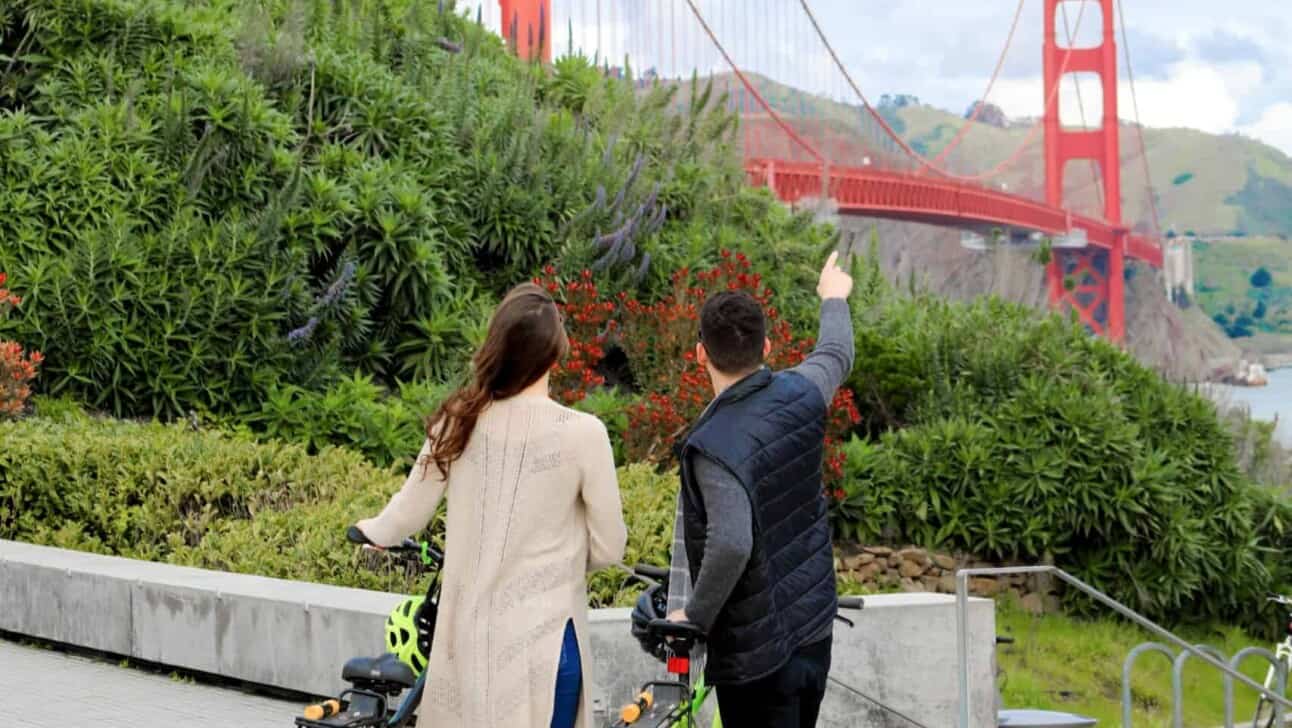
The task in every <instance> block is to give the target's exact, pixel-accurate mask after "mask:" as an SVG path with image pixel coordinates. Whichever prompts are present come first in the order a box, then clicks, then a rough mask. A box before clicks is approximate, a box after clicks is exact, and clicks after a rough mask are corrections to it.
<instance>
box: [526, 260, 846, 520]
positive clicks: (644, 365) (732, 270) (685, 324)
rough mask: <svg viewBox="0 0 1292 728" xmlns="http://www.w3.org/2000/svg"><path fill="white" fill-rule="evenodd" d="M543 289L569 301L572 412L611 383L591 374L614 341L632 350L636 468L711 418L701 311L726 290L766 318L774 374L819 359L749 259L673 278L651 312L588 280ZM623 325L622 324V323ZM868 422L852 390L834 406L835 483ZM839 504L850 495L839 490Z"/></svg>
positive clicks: (567, 369) (631, 448) (831, 455)
mask: <svg viewBox="0 0 1292 728" xmlns="http://www.w3.org/2000/svg"><path fill="white" fill-rule="evenodd" d="M544 274H545V277H543V278H539V279H536V280H535V282H536V283H538V284H539V285H541V286H544V287H545V288H546V289H547V290H548V291H550V292H551V293H552V294H553V295H555V296H557V297H558V299H559V300H560V307H561V311H562V312H563V313H564V314H565V317H566V326H567V330H568V331H569V332H570V345H571V353H570V357H569V358H568V359H567V361H566V362H564V363H563V364H562V365H561V368H560V369H559V370H558V372H557V373H556V378H555V379H556V386H555V387H554V389H555V391H557V392H558V393H559V395H560V397H561V398H562V399H563V400H564V401H566V402H574V401H577V400H579V399H582V398H583V396H585V394H586V392H587V390H588V389H590V388H592V387H597V386H601V384H603V383H604V380H603V379H602V378H601V377H599V376H597V375H595V374H591V373H590V372H591V370H592V369H593V368H594V367H596V366H597V364H598V363H599V362H600V361H601V359H602V357H604V355H605V348H604V347H605V345H606V342H607V341H608V340H610V339H611V338H613V339H614V341H615V342H616V343H618V344H619V346H620V347H621V348H622V349H623V350H624V353H625V354H626V355H627V357H628V361H629V365H630V367H631V369H632V373H633V378H634V380H635V382H636V384H637V386H638V387H639V388H640V389H641V390H642V391H643V394H644V396H643V397H642V398H641V399H640V400H639V401H638V402H637V403H636V404H634V405H633V406H632V407H631V409H630V410H629V413H628V415H629V424H628V430H627V432H626V433H625V434H624V450H625V453H626V454H627V455H628V457H629V458H631V459H633V460H651V461H656V460H661V459H664V458H666V457H668V455H669V451H670V446H671V445H672V443H673V442H674V441H675V440H676V438H677V437H679V436H680V435H682V434H683V433H684V432H685V431H686V428H687V427H688V426H689V425H690V423H691V422H693V421H694V420H695V418H696V417H698V416H699V415H700V413H701V412H702V411H703V410H704V407H705V405H706V404H708V402H709V400H710V399H712V397H713V388H712V383H711V382H710V380H709V374H708V371H707V370H706V369H705V368H704V366H703V365H702V364H700V362H699V361H697V359H696V354H695V345H696V341H697V340H698V339H699V328H700V322H699V318H700V308H701V307H702V306H703V305H704V302H705V300H706V299H708V297H709V296H710V295H712V294H714V293H716V292H718V291H721V290H730V291H745V292H747V293H749V295H751V296H753V297H754V298H755V299H756V300H757V301H758V302H759V303H760V304H762V306H763V309H764V311H765V312H766V314H767V318H768V322H769V324H770V330H769V332H768V338H769V339H771V342H772V351H771V355H770V356H769V357H768V361H767V363H768V365H769V366H771V367H772V368H773V369H785V368H788V367H793V366H797V365H798V364H800V363H802V361H803V359H804V358H805V357H806V356H807V354H808V352H809V351H811V349H812V345H813V341H812V340H811V339H796V338H794V335H793V332H792V331H791V327H790V324H789V322H788V321H785V320H784V319H782V318H781V316H780V313H779V312H778V311H777V310H776V307H775V306H772V305H771V302H772V297H773V292H772V290H771V289H770V288H768V287H766V286H764V285H763V282H762V276H760V275H759V274H757V273H754V272H753V271H752V270H751V266H750V262H749V259H748V258H746V257H745V256H744V255H743V254H732V253H730V252H728V251H724V252H723V253H722V263H721V264H720V265H718V266H716V267H714V268H711V269H709V270H703V271H691V270H690V269H688V268H682V269H681V270H678V271H676V272H674V273H673V275H672V278H671V279H672V282H673V291H672V292H671V293H670V294H669V295H667V296H665V297H664V298H663V299H661V300H659V301H657V302H655V303H652V304H643V303H641V302H639V301H637V300H635V299H632V298H630V297H628V296H627V294H623V293H621V294H619V296H618V298H617V300H615V301H607V300H602V299H601V298H600V296H599V294H598V291H597V288H596V286H595V284H594V283H593V282H592V276H591V274H590V273H589V272H587V271H584V272H583V273H582V274H581V276H580V277H579V279H578V280H577V281H574V282H570V283H564V284H563V283H561V282H560V281H559V280H558V279H557V277H556V271H555V270H554V269H553V268H551V267H549V268H547V269H546V270H544ZM617 321H618V322H619V323H617ZM860 421H861V416H860V413H858V411H857V407H856V404H855V402H854V400H853V395H852V392H851V391H849V390H847V389H843V390H840V392H839V393H838V395H836V397H835V400H834V402H833V403H832V404H831V415H830V422H829V427H828V430H827V440H826V446H827V460H826V479H827V482H829V483H831V484H833V483H837V482H838V481H839V480H840V479H841V478H842V477H843V454H842V450H841V448H840V438H841V437H842V436H843V435H844V434H845V433H847V432H848V431H849V430H850V429H851V428H852V427H853V426H854V425H856V423H858V422H860ZM830 492H831V495H832V496H833V497H834V498H835V499H836V500H840V499H842V498H843V495H842V491H840V490H839V489H837V488H831V491H830Z"/></svg>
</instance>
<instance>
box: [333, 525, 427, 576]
mask: <svg viewBox="0 0 1292 728" xmlns="http://www.w3.org/2000/svg"><path fill="white" fill-rule="evenodd" d="M345 538H346V540H347V541H349V542H350V543H353V544H358V545H360V546H363V547H365V548H371V549H376V550H379V551H384V552H386V553H389V554H391V555H392V556H397V557H400V558H401V559H403V560H405V561H418V562H420V563H421V564H422V565H423V566H436V567H442V566H444V554H442V553H440V552H439V550H437V549H436V548H435V547H433V546H431V545H430V544H429V543H427V542H425V541H414V540H413V539H411V538H406V539H404V540H403V541H402V542H400V544H399V545H398V546H378V545H377V544H375V543H373V542H372V539H370V538H368V536H367V534H365V533H364V532H363V531H361V530H359V527H358V526H350V527H349V528H347V529H346V530H345Z"/></svg>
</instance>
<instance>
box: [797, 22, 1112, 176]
mask: <svg viewBox="0 0 1292 728" xmlns="http://www.w3.org/2000/svg"><path fill="white" fill-rule="evenodd" d="M1087 1H1088V0H1081V10H1080V11H1079V12H1078V13H1077V23H1076V28H1077V29H1080V27H1081V20H1082V17H1083V16H1084V14H1085V7H1086V2H1087ZM799 5H801V6H803V10H804V12H806V13H807V14H808V18H809V19H810V20H811V21H812V27H813V28H814V29H815V30H816V34H817V37H819V38H820V39H821V42H822V43H823V44H824V45H825V49H826V52H828V53H829V54H830V57H831V58H832V59H833V60H834V64H835V66H836V67H838V69H839V72H840V73H841V74H842V75H843V78H844V80H845V81H847V84H848V86H849V87H851V88H852V91H853V93H854V94H856V95H857V98H859V99H860V100H861V103H862V105H863V106H864V107H865V108H866V111H867V113H869V114H870V116H871V118H873V119H874V120H875V122H876V123H878V124H879V126H880V127H881V128H882V129H883V130H884V133H885V134H886V135H887V136H888V138H889V139H890V140H891V141H892V142H893V143H895V144H896V145H897V146H898V147H900V148H901V149H902V151H904V152H905V153H906V155H907V156H908V157H910V158H911V160H912V161H914V162H915V163H916V164H917V165H919V166H920V167H921V168H922V169H928V170H931V171H933V172H936V173H938V174H940V175H942V176H944V177H947V178H948V179H951V180H954V181H960V182H982V181H985V180H987V179H991V178H992V177H997V176H999V175H1000V174H1002V173H1003V172H1005V171H1006V170H1007V169H1008V168H1009V167H1011V166H1013V165H1014V163H1015V162H1017V161H1018V160H1019V159H1020V158H1021V157H1022V156H1023V152H1024V151H1025V150H1026V149H1027V148H1028V147H1030V146H1031V145H1032V143H1033V142H1035V141H1036V135H1037V133H1038V132H1039V131H1040V130H1041V128H1042V121H1040V120H1038V121H1037V122H1036V123H1035V124H1033V125H1032V128H1031V130H1030V131H1029V132H1028V135H1027V138H1026V139H1024V140H1023V142H1022V144H1020V145H1019V146H1018V148H1016V149H1015V150H1014V153H1013V154H1011V155H1010V156H1009V157H1008V158H1006V159H1005V160H1004V161H1002V162H1001V163H1000V164H997V165H996V166H995V167H993V168H992V169H990V170H988V171H987V172H984V173H982V174H977V175H957V174H952V173H951V172H948V171H947V170H945V169H942V168H940V167H938V166H937V165H935V164H934V163H933V162H932V161H931V160H929V159H928V158H927V157H925V156H924V155H922V154H920V153H919V152H917V151H915V150H914V149H912V148H911V146H910V145H909V144H907V143H906V142H905V141H904V140H903V139H902V138H901V136H900V135H899V134H898V133H897V132H895V131H893V128H892V127H891V126H889V124H888V122H887V121H886V120H885V119H884V117H883V116H881V115H880V114H879V112H877V111H875V108H874V107H873V106H872V105H871V103H870V101H868V100H867V99H866V95H865V94H864V93H862V91H861V88H860V87H859V86H858V85H857V82H856V81H855V80H853V78H852V74H850V73H848V69H847V67H846V66H845V65H844V64H843V61H842V60H840V58H839V54H838V52H836V51H835V49H834V46H833V45H832V44H831V43H830V40H829V39H828V38H827V37H826V35H825V31H823V30H822V29H821V24H820V23H819V22H818V21H817V19H816V14H815V13H813V12H812V8H811V7H809V6H808V4H807V0H799ZM1073 50H1074V49H1073V48H1068V49H1067V50H1066V52H1065V53H1064V54H1063V62H1062V63H1061V64H1060V65H1059V75H1060V76H1063V75H1066V74H1067V70H1068V64H1069V63H1070V61H1071V59H1072V53H1073ZM1057 93H1058V86H1057V85H1056V86H1055V88H1053V89H1051V90H1050V96H1049V97H1048V98H1047V99H1046V103H1045V106H1046V108H1048V107H1049V104H1050V102H1051V101H1053V99H1054V96H1055V95H1056V94H1057Z"/></svg>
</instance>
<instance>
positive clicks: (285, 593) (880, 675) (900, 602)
mask: <svg viewBox="0 0 1292 728" xmlns="http://www.w3.org/2000/svg"><path fill="white" fill-rule="evenodd" d="M402 598H403V597H402V596H401V595H397V594H387V593H382V592H374V591H367V590H362V589H348V588H343V587H334V586H326V585H322V584H311V583H304V582H293V581H285V580H281V579H270V578H266V577H260V576H250V575H245V574H231V573H225V572H218V571H207V570H203V569H194V568H188V567H183V566H173V565H169V564H157V563H151V562H144V561H135V560H131V559H124V558H118V557H112V556H100V555H96V554H88V553H82V552H76V551H67V550H64V549H56V548H49V547H44V546H33V545H30V544H24V543H18V542H14V541H4V540H0V630H4V631H8V632H14V633H19V634H26V635H31V636H34V637H40V638H43V639H48V640H53V641H57V642H64V643H68V644H73V645H79V646H84V647H89V648H93V649H97V650H103V651H105V652H110V653H114V654H118V655H123V656H129V657H135V658H138V659H141V660H148V661H151V662H156V663H160V664H164V665H170V666H174V667H178V668H184V669H189V670H196V671H201V672H207V673H213V674H218V675H223V676H227V677H231V678H236V679H240V680H246V681H248V682H254V683H258V684H262V685H271V686H275V687H280V688H286V689H289V690H297V691H301V692H305V693H311V694H316V695H324V694H330V693H333V692H334V691H336V690H338V689H339V688H340V687H341V685H342V684H341V681H340V668H341V664H342V663H343V662H344V661H345V660H346V659H348V658H350V657H353V656H356V655H360V654H377V653H379V652H380V651H381V650H382V634H383V623H384V620H385V618H386V615H387V614H388V613H389V612H390V610H391V609H392V608H393V607H394V606H395V605H396V604H397V603H399V601H400V600H401V599H402ZM628 614H629V610H626V609H600V610H593V611H592V613H591V615H590V625H589V626H590V632H591V634H590V635H589V636H588V639H589V640H590V642H591V644H590V647H591V651H592V654H593V663H594V664H593V666H592V668H593V669H592V674H591V675H590V676H589V677H590V678H592V681H593V682H592V684H591V685H590V686H589V687H590V697H591V698H592V700H593V704H594V709H596V710H597V711H598V712H600V711H605V712H604V713H603V714H602V715H601V716H598V723H601V724H606V723H609V720H608V718H609V716H610V715H611V714H612V713H613V712H614V711H615V710H616V709H617V707H618V705H619V704H620V703H621V702H622V701H623V700H625V699H626V698H627V697H629V696H631V695H632V694H633V692H634V691H635V690H636V689H637V687H638V686H639V685H640V684H641V683H642V682H644V681H646V680H648V679H652V678H655V677H658V676H659V675H660V674H661V672H662V666H661V665H659V663H656V662H654V661H653V660H651V659H650V658H649V657H647V656H646V655H645V654H643V653H642V652H641V650H640V649H639V648H638V646H637V643H636V641H635V640H634V639H633V638H632V635H631V634H630V633H629V630H628ZM847 616H849V618H851V619H852V620H853V621H854V622H856V627H855V628H849V627H848V626H847V625H844V624H842V623H837V624H836V627H835V637H834V639H835V642H834V655H833V667H832V671H831V676H832V677H834V678H836V679H838V680H839V681H841V682H842V683H844V684H846V685H848V686H850V687H852V688H855V689H856V690H858V691H860V692H861V693H864V694H865V695H867V696H869V697H870V698H873V699H875V700H877V701H879V702H882V703H884V704H886V705H888V706H889V707H891V708H894V709H896V710H898V711H901V712H902V713H905V714H906V715H909V716H911V717H912V718H915V719H916V720H918V721H920V722H922V723H924V724H925V725H953V724H954V722H955V716H956V705H957V682H956V640H955V609H954V599H953V598H951V597H948V596H942V595H933V594H894V595H882V596H875V597H869V598H867V600H866V608H865V610H863V611H862V612H860V613H850V614H847ZM994 649H995V613H994V609H993V604H992V602H990V601H989V600H983V599H974V600H972V603H971V604H970V668H971V679H972V686H973V696H972V700H973V706H974V719H975V720H974V724H975V725H977V726H983V727H984V728H985V727H986V726H993V725H994V723H995V721H994V715H995V687H994V673H993V667H992V666H993V654H992V653H993V650H994ZM711 702H713V701H711ZM601 717H606V718H607V720H606V721H604V722H602V721H601V720H600V718H601ZM819 725H821V726H823V727H827V728H835V727H838V728H843V727H844V726H848V727H850V728H851V727H852V726H882V727H884V728H887V727H889V726H892V728H898V727H899V726H900V727H901V728H908V726H909V723H907V722H906V721H904V720H902V719H901V718H899V717H897V716H894V715H891V714H889V713H887V712H885V711H884V710H882V709H880V708H879V707H878V706H877V705H875V704H874V703H873V702H869V701H868V700H866V699H864V698H862V697H860V696H858V695H856V694H855V693H853V692H850V691H848V690H845V689H843V688H841V687H839V686H838V685H834V684H832V685H831V686H830V691H829V693H828V694H827V696H826V703H825V705H824V706H823V707H822V717H821V721H820V724H819Z"/></svg>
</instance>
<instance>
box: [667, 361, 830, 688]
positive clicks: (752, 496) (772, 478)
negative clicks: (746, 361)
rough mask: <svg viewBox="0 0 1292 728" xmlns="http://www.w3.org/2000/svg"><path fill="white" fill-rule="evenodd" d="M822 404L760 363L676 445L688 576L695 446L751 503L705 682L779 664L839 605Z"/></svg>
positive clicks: (695, 548)
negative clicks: (824, 475) (742, 561)
mask: <svg viewBox="0 0 1292 728" xmlns="http://www.w3.org/2000/svg"><path fill="white" fill-rule="evenodd" d="M825 424H826V403H825V401H824V399H823V398H822V396H821V392H820V390H818V389H817V387H816V386H815V385H814V384H812V383H811V382H810V381H808V380H807V379H805V378H804V377H802V376H800V375H798V374H796V373H793V372H780V373H776V374H773V373H772V372H771V371H770V370H768V369H763V370H761V371H758V372H756V373H754V374H751V375H750V376H748V377H746V378H745V379H743V380H741V381H740V382H738V383H737V384H735V385H733V386H732V387H731V388H730V389H728V390H726V391H725V392H723V393H722V394H721V395H720V396H719V397H718V399H717V401H715V402H714V403H713V405H712V406H711V407H710V408H709V410H708V411H707V412H706V413H705V415H704V416H703V417H701V419H700V420H699V421H698V422H697V423H696V424H695V426H694V427H692V429H691V431H690V433H689V434H688V435H687V436H686V437H685V438H684V440H683V441H682V442H681V443H680V444H679V449H678V456H679V459H680V461H681V463H682V512H683V524H684V527H685V539H686V551H687V557H688V559H689V561H690V569H691V580H692V583H694V581H695V578H696V576H697V575H698V574H699V573H700V566H701V564H702V563H703V561H704V541H705V533H706V526H707V524H708V520H709V518H721V517H722V514H721V513H706V512H705V510H704V501H703V499H702V498H701V497H700V491H699V488H698V486H697V485H696V483H695V479H694V476H693V474H692V473H691V472H690V458H691V456H692V455H693V454H695V453H701V454H703V455H705V456H707V457H709V458H711V459H712V460H714V461H716V462H718V463H720V464H721V465H723V466H724V467H726V468H727V469H728V470H730V471H731V472H732V473H733V474H734V475H735V476H736V478H737V479H738V480H739V481H740V483H741V485H743V486H744V488H745V491H746V492H747V493H748V494H749V501H750V503H751V504H752V506H753V517H754V547H753V552H752V553H751V555H750V559H749V563H748V564H747V565H746V567H745V573H744V574H743V575H742V576H741V577H740V581H739V582H738V583H737V584H736V588H735V590H734V591H733V592H732V593H731V596H730V598H729V599H728V600H727V604H726V605H725V606H724V607H723V608H722V611H721V612H719V614H718V617H717V620H716V621H715V622H714V624H713V627H712V629H711V630H710V633H709V636H708V643H709V661H708V668H707V670H706V678H707V680H708V681H709V683H710V684H714V685H720V684H740V683H744V682H749V681H751V680H757V679H758V678H761V677H764V676H766V675H768V674H770V673H772V672H775V671H776V670H777V669H778V668H780V667H781V666H782V665H784V664H785V663H786V662H787V661H788V660H789V658H790V656H791V655H792V654H793V653H794V651H795V650H796V649H798V648H799V647H800V646H802V645H803V644H804V641H805V640H806V639H808V638H810V637H812V636H813V635H815V634H817V633H819V632H820V631H821V630H823V629H824V628H825V627H826V625H828V624H829V623H830V622H831V620H833V619H834V615H835V612H836V610H837V608H838V604H837V592H836V589H835V575H834V555H833V552H832V550H831V545H830V524H829V521H828V520H827V507H826V500H825V497H824V494H823V493H822V482H821V468H822V462H823V457H824V452H825Z"/></svg>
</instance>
